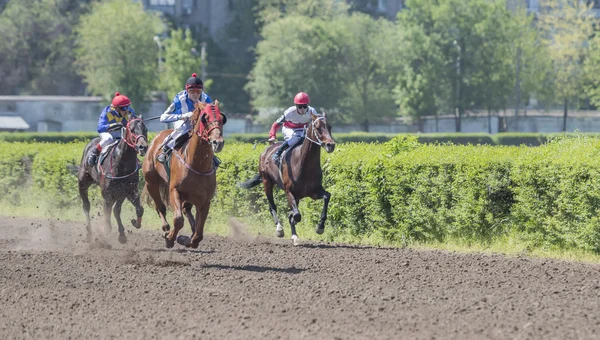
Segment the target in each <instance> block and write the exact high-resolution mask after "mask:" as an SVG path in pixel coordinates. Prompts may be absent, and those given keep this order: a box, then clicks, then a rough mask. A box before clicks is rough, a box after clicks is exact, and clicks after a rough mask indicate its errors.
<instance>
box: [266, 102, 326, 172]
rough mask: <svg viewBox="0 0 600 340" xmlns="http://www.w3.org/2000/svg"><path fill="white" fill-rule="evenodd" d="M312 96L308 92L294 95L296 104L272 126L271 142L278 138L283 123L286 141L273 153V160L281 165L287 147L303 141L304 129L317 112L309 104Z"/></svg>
mask: <svg viewBox="0 0 600 340" xmlns="http://www.w3.org/2000/svg"><path fill="white" fill-rule="evenodd" d="M309 103H310V98H309V97H308V94H306V93H304V92H299V93H298V94H296V96H294V106H290V107H289V108H288V109H287V110H285V111H284V112H283V115H281V117H279V119H277V120H276V121H275V123H273V125H272V126H271V132H270V133H269V137H270V138H269V142H274V141H275V140H276V138H277V136H276V134H277V129H278V128H279V127H280V126H281V125H283V129H282V132H283V138H284V139H285V142H284V143H283V144H281V146H279V148H278V149H277V151H275V153H273V161H274V162H275V164H277V165H279V158H280V157H281V154H282V153H283V151H285V149H287V148H289V147H294V146H296V145H297V144H300V143H301V142H302V139H303V138H304V131H305V128H306V125H307V124H308V123H309V122H310V119H311V118H310V114H307V113H312V114H315V115H316V114H317V111H316V110H315V109H314V108H313V107H312V106H309V105H308V104H309Z"/></svg>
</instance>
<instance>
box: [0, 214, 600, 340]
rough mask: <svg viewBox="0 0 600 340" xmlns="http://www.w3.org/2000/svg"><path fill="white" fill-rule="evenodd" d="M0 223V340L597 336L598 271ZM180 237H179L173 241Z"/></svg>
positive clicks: (498, 259) (476, 257)
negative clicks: (91, 236) (104, 235)
mask: <svg viewBox="0 0 600 340" xmlns="http://www.w3.org/2000/svg"><path fill="white" fill-rule="evenodd" d="M235 229H236V230H237V232H236V233H234V235H235V236H233V237H229V238H224V237H217V236H208V237H206V238H205V239H204V240H203V241H202V243H201V245H200V248H199V249H198V250H185V249H183V247H181V246H179V245H176V246H175V248H174V249H172V250H167V249H165V248H164V241H163V240H162V239H161V237H160V233H159V232H158V231H149V230H144V229H142V230H133V233H131V234H129V235H128V239H129V242H128V243H127V244H124V245H122V244H119V243H118V242H117V234H116V230H115V231H113V234H111V235H110V236H109V237H108V239H107V240H104V241H99V242H95V243H92V244H89V243H85V242H83V240H84V236H85V235H84V230H85V229H84V226H83V225H81V224H79V223H72V222H62V221H58V220H40V219H24V218H12V217H0V263H1V265H2V266H1V268H0V304H1V306H2V308H0V339H400V338H404V339H597V338H600V334H599V333H600V325H599V324H600V296H599V295H600V282H599V281H600V267H599V266H598V265H592V264H582V263H571V262H564V261H554V260H543V259H531V258H519V257H506V256H501V255H482V254H456V253H450V252H442V251H417V250H410V249H380V248H369V247H354V246H345V245H332V244H325V243H322V244H320V243H310V244H304V245H302V246H298V247H293V246H291V245H290V244H289V242H288V240H287V239H286V240H284V241H280V240H278V239H275V238H265V237H262V238H255V237H251V236H247V235H243V232H240V229H243V228H240V227H237V228H235ZM186 233H187V234H189V230H188V229H187V226H186V229H184V232H183V234H186Z"/></svg>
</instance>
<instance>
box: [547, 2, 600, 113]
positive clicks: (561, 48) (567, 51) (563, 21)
mask: <svg viewBox="0 0 600 340" xmlns="http://www.w3.org/2000/svg"><path fill="white" fill-rule="evenodd" d="M544 5H545V7H544V9H543V11H542V12H541V13H540V15H539V21H538V23H537V25H538V27H539V29H540V31H541V32H542V42H543V44H544V46H546V47H547V48H546V49H545V51H547V53H548V58H549V59H550V62H551V68H550V69H549V72H548V74H547V77H548V78H547V82H548V83H551V84H552V87H551V91H549V92H548V93H546V98H544V99H545V100H547V101H548V102H551V103H558V104H564V105H565V106H568V103H569V102H571V101H573V102H576V101H577V100H578V99H580V98H581V97H582V93H584V92H585V91H584V90H583V86H584V82H585V79H586V78H585V76H584V63H583V61H584V60H585V59H586V58H587V56H588V54H589V47H590V43H589V39H590V37H591V36H592V34H593V32H594V26H596V25H597V24H598V20H597V19H596V17H595V15H594V14H593V13H592V11H591V9H592V3H585V2H581V1H578V0H547V1H544ZM592 65H593V62H592V63H588V66H589V67H592ZM565 109H566V108H565Z"/></svg>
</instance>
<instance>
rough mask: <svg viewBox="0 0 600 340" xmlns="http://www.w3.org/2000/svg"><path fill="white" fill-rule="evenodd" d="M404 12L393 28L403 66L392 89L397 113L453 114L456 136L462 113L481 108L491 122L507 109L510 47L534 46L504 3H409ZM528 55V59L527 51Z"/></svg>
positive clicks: (423, 0) (512, 78)
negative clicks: (400, 44) (494, 115)
mask: <svg viewBox="0 0 600 340" xmlns="http://www.w3.org/2000/svg"><path fill="white" fill-rule="evenodd" d="M407 6H408V8H410V10H407V11H403V12H401V13H400V14H399V15H398V25H397V26H398V30H399V31H400V32H401V35H402V37H403V38H402V39H403V40H404V41H405V43H404V44H405V46H404V51H402V52H401V53H403V54H404V55H405V57H404V58H403V59H404V60H406V64H405V65H404V68H403V70H402V72H400V73H399V74H398V86H397V87H396V89H395V95H396V101H397V102H398V104H399V105H400V109H401V112H402V113H403V114H406V115H412V116H420V115H425V114H432V113H433V114H435V115H436V116H438V115H440V114H448V113H450V112H452V113H454V115H455V118H456V131H457V132H460V131H461V129H462V127H461V120H462V117H463V115H464V113H465V111H466V110H468V109H478V108H481V107H484V108H486V109H487V111H488V117H490V119H491V114H492V112H494V111H497V110H499V109H501V108H505V107H506V106H507V105H508V103H509V100H511V99H512V97H513V92H514V91H513V88H514V85H515V72H516V68H515V57H514V51H515V49H514V45H515V42H516V41H518V42H519V45H517V46H522V45H526V44H527V43H533V41H532V40H531V39H530V38H531V35H529V34H528V33H529V32H530V31H531V29H529V30H527V27H526V26H525V24H524V23H523V22H520V21H516V20H515V17H514V16H513V15H511V14H510V12H509V11H508V10H507V9H506V7H505V6H506V4H505V2H503V1H492V2H490V1H486V0H469V1H463V0H440V1H438V0H409V1H407ZM519 20H521V21H524V20H523V18H520V19H519ZM523 34H524V35H525V36H526V37H527V39H529V40H526V39H525V38H521V37H520V35H523ZM522 50H524V49H522ZM526 52H527V53H526V54H525V57H527V58H530V57H531V55H532V54H531V53H530V52H531V51H530V49H526ZM527 61H529V59H527ZM528 66H529V65H528ZM532 70H533V69H532V68H528V69H527V71H528V72H530V71H532ZM527 85H528V86H529V85H530V84H529V83H528V84H527ZM527 90H530V87H527ZM490 126H491V125H490Z"/></svg>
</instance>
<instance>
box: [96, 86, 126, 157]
mask: <svg viewBox="0 0 600 340" xmlns="http://www.w3.org/2000/svg"><path fill="white" fill-rule="evenodd" d="M130 105H131V101H130V100H129V98H127V97H126V96H124V95H122V94H120V93H119V92H117V93H115V97H114V98H113V100H112V105H109V106H107V107H105V108H104V110H102V113H101V114H100V119H98V133H99V134H100V142H99V143H98V144H97V145H96V147H95V148H93V149H92V153H91V154H90V156H89V157H88V159H87V164H88V165H89V166H90V167H92V166H94V165H95V164H96V161H97V160H98V155H100V152H101V151H102V149H103V148H105V147H106V146H107V145H110V144H111V143H112V142H113V141H114V140H115V139H116V138H121V129H122V128H123V127H124V126H126V125H127V122H129V121H130V120H131V119H133V118H136V115H135V111H133V109H132V108H131V106H130Z"/></svg>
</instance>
